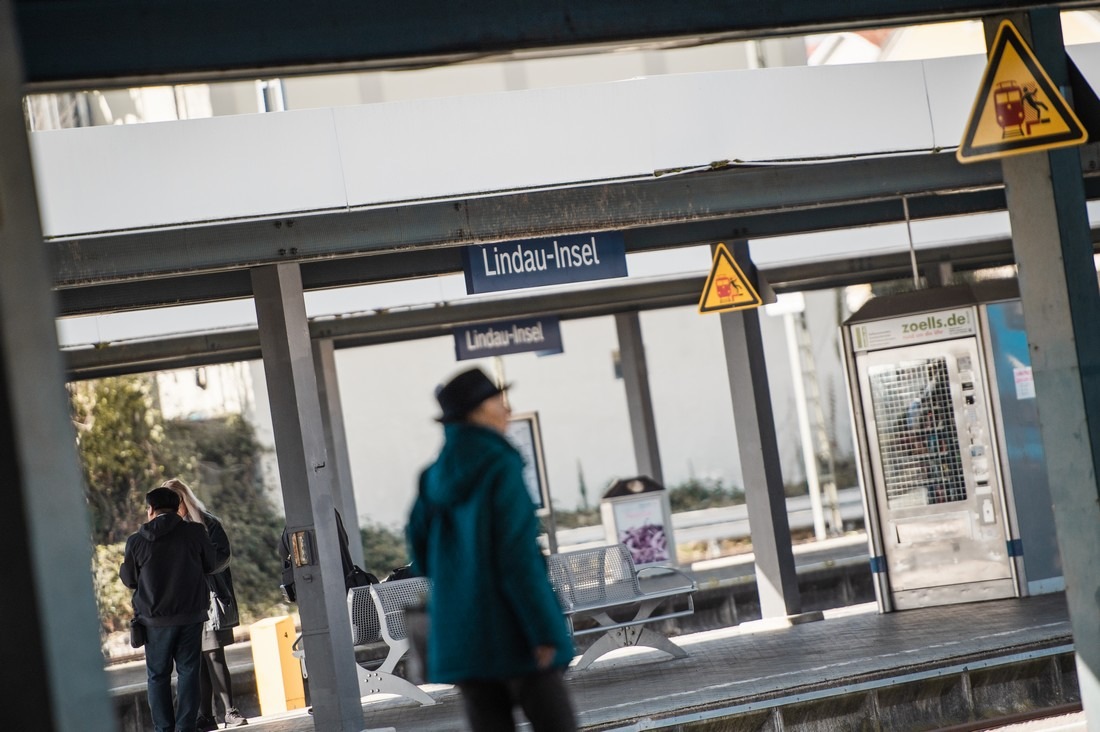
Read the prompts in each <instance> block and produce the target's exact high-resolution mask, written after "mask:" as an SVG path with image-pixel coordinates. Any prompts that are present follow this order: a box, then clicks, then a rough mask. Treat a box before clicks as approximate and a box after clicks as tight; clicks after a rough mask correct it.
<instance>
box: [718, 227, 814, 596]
mask: <svg viewBox="0 0 1100 732" xmlns="http://www.w3.org/2000/svg"><path fill="white" fill-rule="evenodd" d="M734 252H735V256H738V258H740V253H741V252H743V253H744V254H745V255H747V254H748V244H747V243H745V242H739V243H737V244H735V245H734ZM719 317H720V318H721V321H722V341H723V343H724V344H725V349H726V368H727V369H728V371H729V382H730V397H731V398H732V402H733V422H734V428H735V429H736V431H737V451H738V454H739V455H740V456H741V479H742V481H743V482H744V485H745V503H746V504H747V508H748V516H749V533H750V535H751V537H752V550H753V552H754V554H755V555H756V587H757V591H758V592H759V594H760V613H761V615H763V617H765V618H778V617H785V616H790V615H797V614H798V613H800V612H801V610H802V599H801V597H800V595H799V592H798V577H797V575H796V574H795V567H794V552H793V551H792V549H791V528H790V524H789V523H788V521H787V502H786V497H785V496H784V495H783V474H782V470H781V468H780V463H779V447H778V446H777V444H776V440H775V420H774V418H773V416H772V401H771V392H770V390H769V388H768V372H767V367H766V365H765V363H764V343H763V339H762V338H761V335H760V314H759V313H758V312H757V311H756V310H742V311H737V312H732V313H722V314H721V315H720V316H719Z"/></svg>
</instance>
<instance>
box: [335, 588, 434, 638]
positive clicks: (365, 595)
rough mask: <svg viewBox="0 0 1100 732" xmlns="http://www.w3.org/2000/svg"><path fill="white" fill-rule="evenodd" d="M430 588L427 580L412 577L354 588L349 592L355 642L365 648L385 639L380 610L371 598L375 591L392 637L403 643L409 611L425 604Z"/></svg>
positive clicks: (352, 632)
mask: <svg viewBox="0 0 1100 732" xmlns="http://www.w3.org/2000/svg"><path fill="white" fill-rule="evenodd" d="M430 586H431V585H430V584H429V582H428V579H427V578H426V577H410V578H409V579H403V580H392V581H390V582H381V583H379V584H376V585H366V586H365V587H353V588H352V589H351V590H350V591H348V614H349V617H350V618H351V637H352V643H353V644H354V645H357V646H361V645H364V644H366V643H374V642H376V641H379V640H382V627H381V624H380V623H379V622H378V610H377V607H376V606H375V603H374V599H373V598H372V597H371V593H372V592H373V593H374V594H375V595H377V597H378V600H379V602H380V603H381V605H382V611H383V613H384V615H385V616H386V628H387V629H388V630H389V633H390V637H392V638H393V639H394V640H401V639H403V638H404V637H405V635H406V633H405V608H407V607H409V606H410V605H418V604H420V603H422V602H424V599H425V597H426V595H427V592H428V589H429V588H430Z"/></svg>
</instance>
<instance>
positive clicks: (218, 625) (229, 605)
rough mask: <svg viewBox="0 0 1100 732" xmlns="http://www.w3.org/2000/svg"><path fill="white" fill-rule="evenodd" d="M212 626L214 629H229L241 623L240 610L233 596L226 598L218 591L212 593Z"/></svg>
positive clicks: (210, 612)
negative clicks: (219, 595)
mask: <svg viewBox="0 0 1100 732" xmlns="http://www.w3.org/2000/svg"><path fill="white" fill-rule="evenodd" d="M208 615H209V618H210V627H211V628H212V629H213V630H228V629H230V628H235V627H237V626H238V625H240V624H241V616H240V612H239V611H238V610H237V602H236V601H235V600H234V599H233V597H232V596H229V597H226V598H225V599H224V600H223V599H222V598H220V597H218V595H217V593H215V592H211V593H210V610H209V612H208Z"/></svg>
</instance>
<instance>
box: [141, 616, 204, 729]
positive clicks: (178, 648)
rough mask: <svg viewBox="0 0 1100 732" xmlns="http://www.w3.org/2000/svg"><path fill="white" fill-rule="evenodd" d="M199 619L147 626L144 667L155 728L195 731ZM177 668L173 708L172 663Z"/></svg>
mask: <svg viewBox="0 0 1100 732" xmlns="http://www.w3.org/2000/svg"><path fill="white" fill-rule="evenodd" d="M201 644H202V623H192V624H191V625H167V626H163V627H158V626H152V625H150V626H146V640H145V669H146V672H147V674H148V681H149V685H148V694H149V711H150V712H151V713H152V715H153V728H154V729H155V730H156V732H195V718H196V717H197V716H198V713H199V661H200V659H199V648H200V647H201ZM173 665H174V666H175V668H176V676H177V677H178V679H177V682H176V695H177V702H176V705H175V708H173V705H172V667H173Z"/></svg>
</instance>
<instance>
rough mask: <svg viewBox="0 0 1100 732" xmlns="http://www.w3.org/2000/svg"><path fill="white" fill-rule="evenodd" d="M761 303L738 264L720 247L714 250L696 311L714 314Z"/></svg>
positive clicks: (757, 305) (758, 305)
mask: <svg viewBox="0 0 1100 732" xmlns="http://www.w3.org/2000/svg"><path fill="white" fill-rule="evenodd" d="M763 304H764V301H763V300H761V299H760V295H758V294H757V293H756V289H755V288H754V287H753V286H752V283H750V282H749V278H748V277H746V276H745V273H744V272H742V271H741V268H740V267H738V266H737V262H736V261H735V260H734V258H733V256H732V255H731V254H730V250H729V249H726V245H725V244H719V245H718V248H717V249H715V250H714V264H712V265H711V267H710V276H709V277H707V284H706V286H705V287H703V296H702V297H701V298H699V312H701V313H717V312H722V311H724V310H744V309H745V308H756V307H760V306H761V305H763Z"/></svg>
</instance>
